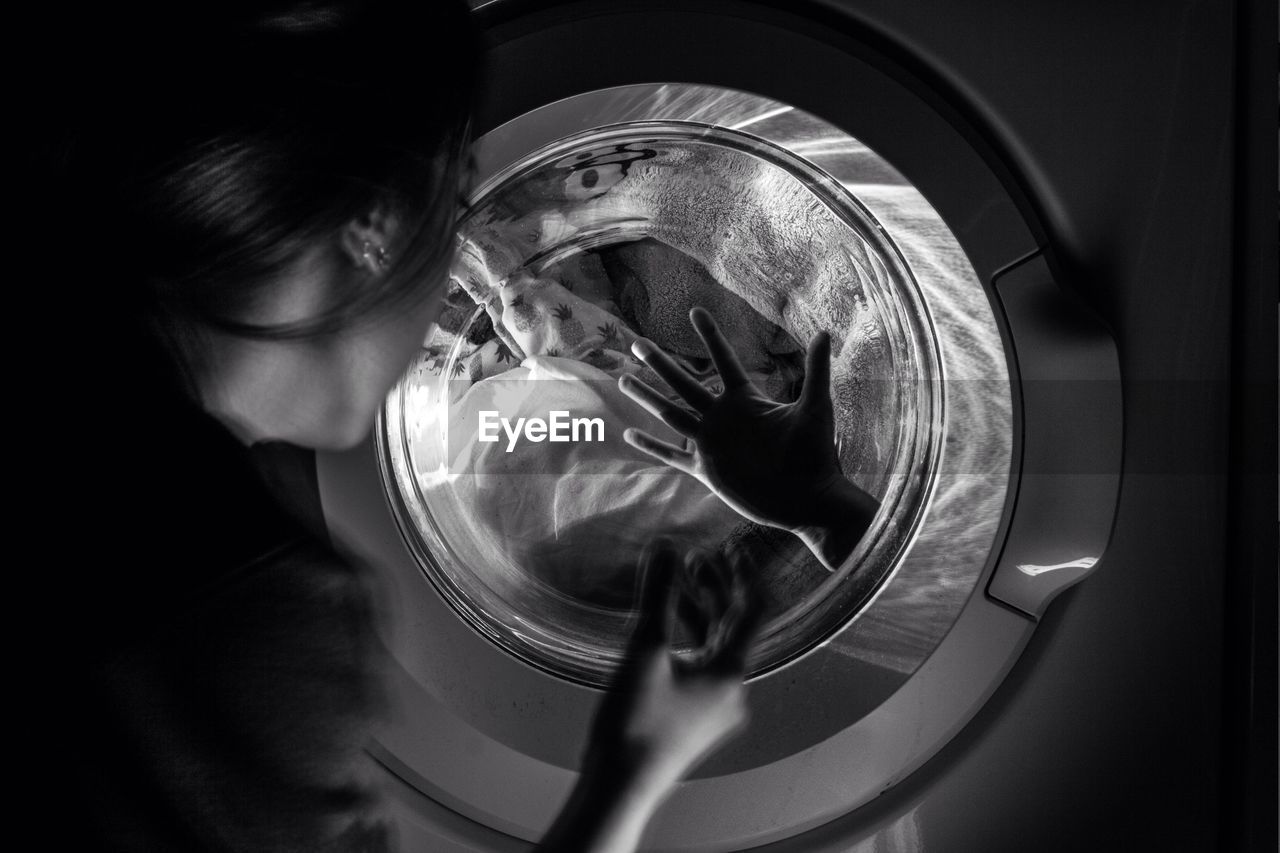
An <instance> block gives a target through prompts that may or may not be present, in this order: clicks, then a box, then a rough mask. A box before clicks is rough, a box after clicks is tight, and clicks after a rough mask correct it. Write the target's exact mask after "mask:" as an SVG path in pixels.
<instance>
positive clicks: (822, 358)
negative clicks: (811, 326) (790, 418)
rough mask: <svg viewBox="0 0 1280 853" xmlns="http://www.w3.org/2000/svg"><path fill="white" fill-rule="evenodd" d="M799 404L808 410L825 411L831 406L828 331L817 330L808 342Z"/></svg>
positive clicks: (829, 339) (829, 341) (829, 340)
mask: <svg viewBox="0 0 1280 853" xmlns="http://www.w3.org/2000/svg"><path fill="white" fill-rule="evenodd" d="M800 405H801V406H802V407H803V408H804V409H807V410H809V411H826V410H827V409H829V408H830V407H831V335H830V334H829V333H828V332H818V334H817V335H816V336H815V337H814V339H813V340H812V341H810V342H809V351H808V353H807V354H806V355H805V362H804V388H803V389H802V390H801V391H800Z"/></svg>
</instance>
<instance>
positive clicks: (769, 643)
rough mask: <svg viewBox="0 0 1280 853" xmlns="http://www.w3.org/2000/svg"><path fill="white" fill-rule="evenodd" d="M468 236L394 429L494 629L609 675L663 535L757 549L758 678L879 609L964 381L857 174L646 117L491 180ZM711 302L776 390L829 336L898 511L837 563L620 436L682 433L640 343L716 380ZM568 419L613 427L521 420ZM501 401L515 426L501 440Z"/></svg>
mask: <svg viewBox="0 0 1280 853" xmlns="http://www.w3.org/2000/svg"><path fill="white" fill-rule="evenodd" d="M459 241H460V251H459V255H458V260H457V262H456V264H455V267H454V269H453V273H452V281H451V284H450V293H449V296H448V301H447V304H446V308H445V309H444V311H443V313H442V315H441V318H440V321H439V324H438V328H437V329H436V330H435V331H433V334H432V336H431V337H430V338H429V339H428V341H427V342H426V345H425V347H424V350H423V353H422V355H421V356H420V358H419V360H418V362H417V364H416V365H415V366H414V367H413V369H412V370H411V371H410V373H409V374H408V375H407V377H406V379H405V380H404V382H403V383H402V384H401V386H400V387H399V388H398V389H397V391H396V392H395V393H393V395H392V397H391V399H390V401H389V403H388V407H387V410H386V412H385V413H384V418H383V430H382V435H381V438H382V441H383V451H384V453H383V456H384V462H385V464H386V466H387V470H386V472H385V473H386V475H387V477H386V479H387V482H388V488H389V490H390V492H391V496H392V502H393V504H394V506H395V507H396V510H397V513H398V514H399V516H400V518H401V523H402V526H403V527H404V529H405V532H406V536H407V538H408V539H409V540H410V543H411V545H412V547H413V549H414V551H415V553H416V555H417V556H418V558H419V560H420V562H421V563H422V565H423V567H424V570H425V571H426V573H427V574H428V576H429V577H430V578H431V579H432V581H433V582H434V583H435V584H436V585H437V586H438V588H439V589H440V590H441V592H442V593H443V594H444V595H445V597H446V598H447V599H448V600H449V601H450V602H451V603H452V604H453V605H454V607H455V608H456V609H457V610H458V611H459V612H460V613H461V614H462V615H463V616H464V617H465V618H466V619H467V620H468V621H469V622H470V623H471V624H472V625H474V626H475V627H476V628H477V629H478V630H480V631H482V632H483V633H484V634H485V635H487V636H489V637H490V638H491V639H493V640H495V641H496V642H498V643H500V644H501V645H503V646H504V647H505V648H507V649H508V650H510V651H512V652H513V653H515V654H518V655H520V656H521V657H523V658H525V659H526V660H529V661H531V662H533V663H535V664H537V665H539V666H542V667H545V668H547V669H549V670H551V671H553V672H556V673H558V674H561V675H564V676H566V677H570V678H574V679H578V680H582V681H586V682H589V683H603V682H605V681H607V679H608V677H609V675H610V673H611V672H612V669H613V667H614V665H615V664H616V662H617V660H618V659H619V657H620V654H621V652H622V649H623V647H624V644H625V641H626V637H627V633H628V631H629V627H630V623H629V617H630V608H631V603H632V596H633V592H634V588H635V578H634V572H635V565H636V559H637V557H638V555H639V552H640V550H641V548H642V547H643V545H644V543H645V542H646V541H648V540H649V539H650V538H651V537H652V536H654V535H656V534H658V533H664V534H666V535H670V536H673V537H675V538H677V539H679V540H682V541H684V542H686V543H689V544H697V545H701V546H703V547H718V546H721V545H723V544H725V543H728V542H743V543H745V544H747V545H749V546H750V548H751V549H752V551H753V553H754V554H755V556H756V562H757V563H758V564H759V571H760V572H761V573H762V576H763V577H764V578H765V579H766V585H767V590H768V597H769V608H770V611H769V616H770V617H771V618H770V620H769V622H768V625H767V627H766V629H765V632H764V636H763V638H762V641H761V643H760V644H759V647H758V650H757V652H756V654H755V657H754V659H753V661H752V668H753V670H755V671H760V670H763V669H767V668H769V667H772V666H776V665H777V664H779V663H782V662H785V661H786V660H788V659H790V658H792V657H794V656H795V655H797V654H800V653H802V652H803V651H804V650H806V649H807V648H810V647H811V646H812V645H813V644H814V643H816V642H818V641H820V640H821V639H822V638H824V637H825V636H828V635H829V634H830V633H831V632H832V631H833V630H835V629H836V628H838V627H839V626H840V625H841V624H843V623H844V622H845V621H847V620H848V619H849V618H851V617H852V616H853V615H854V614H856V613H857V612H858V610H859V609H860V608H861V607H863V606H864V605H865V604H866V603H867V602H868V601H869V600H870V598H871V596H872V595H874V593H875V591H876V589H877V588H878V586H879V585H880V583H881V582H882V581H883V580H884V579H885V577H886V576H887V575H888V574H889V573H890V572H891V570H892V569H893V566H894V564H895V562H896V560H897V558H898V556H899V555H900V553H901V552H902V550H903V549H904V547H905V546H906V544H907V543H908V541H909V540H910V538H911V536H912V534H913V531H914V528H915V523H916V521H917V520H918V518H919V517H920V514H921V512H922V511H923V508H924V505H925V503H926V501H927V498H928V495H929V491H930V487H931V476H932V472H933V466H934V464H935V462H936V460H937V456H938V453H939V438H940V435H941V421H942V415H943V412H942V396H941V383H940V382H937V381H935V380H937V379H940V375H939V373H940V370H939V367H938V362H937V355H936V347H935V344H934V340H933V330H932V326H931V322H930V318H929V315H928V312H927V310H926V308H925V306H924V303H923V301H922V299H921V297H920V295H919V292H918V289H917V287H916V284H915V282H914V280H913V279H912V278H911V274H910V272H909V271H908V269H907V267H906V266H905V264H904V263H903V262H902V260H901V258H900V257H899V255H898V253H897V251H896V249H895V248H894V246H893V244H892V243H891V242H890V241H889V240H888V239H887V237H886V236H885V234H884V232H883V231H882V229H881V228H880V227H879V225H878V224H877V223H876V221H875V220H874V218H873V217H872V216H871V215H870V214H869V213H867V212H866V210H865V209H864V208H862V206H861V205H860V204H859V203H858V202H857V201H856V200H855V199H854V198H853V197H852V196H851V195H850V194H849V193H848V192H847V191H845V190H844V189H843V188H842V187H841V186H840V185H839V184H838V183H836V182H835V181H834V180H832V179H831V178H830V177H828V176H827V175H826V174H825V173H823V172H821V171H819V170H817V169H816V168H814V167H813V166H811V165H809V164H808V163H807V162H805V161H804V160H801V159H800V158H797V157H795V156H793V155H792V154H790V153H788V152H786V151H784V150H782V149H780V148H778V147H776V146H773V145H771V144H769V143H767V142H765V141H763V140H760V139H757V138H755V137H753V136H750V135H749V134H747V133H744V132H739V131H733V130H729V129H725V128H722V127H715V126H710V125H705V124H700V123H694V122H676V121H667V122H635V123H628V124H623V125H616V126H612V127H606V128H600V129H596V130H593V131H590V132H587V133H582V134H578V135H575V136H572V137H569V138H566V139H563V140H560V141H558V142H556V143H554V144H552V145H550V146H547V147H545V148H543V149H541V150H538V151H536V152H534V153H533V154H530V155H529V156H527V157H525V158H524V159H522V160H521V161H519V162H517V163H515V164H513V165H512V166H510V167H509V168H507V169H506V170H504V171H502V172H500V173H499V174H497V175H495V176H494V177H493V178H492V179H491V180H490V181H489V182H487V183H486V185H485V186H484V187H482V188H481V189H480V190H479V191H478V193H477V199H476V203H475V205H474V207H473V209H472V210H471V212H470V213H469V215H468V216H467V217H466V218H465V220H464V221H463V222H462V224H461V226H460V230H459ZM694 305H702V306H703V307H705V308H707V309H708V310H709V311H711V313H712V314H713V315H714V316H715V317H716V319H717V320H718V322H719V323H720V324H721V326H722V328H723V329H724V330H725V332H726V334H727V335H728V337H729V338H730V340H731V341H732V343H733V344H734V346H735V348H736V349H737V351H738V353H739V354H740V356H741V358H742V360H743V362H744V364H745V365H746V367H747V368H748V370H749V372H750V373H751V375H752V378H753V379H754V380H755V381H756V382H757V384H758V385H759V386H760V387H762V388H764V389H766V390H767V391H768V392H769V393H770V394H771V395H773V396H774V397H775V398H776V399H780V400H789V399H793V398H794V395H795V393H796V391H797V390H798V389H799V387H800V383H801V382H802V381H803V352H804V347H805V344H806V342H807V341H808V340H809V339H810V338H811V337H812V336H813V335H814V334H815V333H817V332H818V331H819V330H821V329H827V330H830V331H831V333H832V336H833V351H834V356H833V381H832V396H833V400H834V403H835V410H836V415H837V430H838V434H839V435H838V446H839V454H840V458H841V461H842V465H843V467H844V471H845V473H846V474H847V475H848V476H849V477H850V479H852V480H853V481H854V482H856V483H857V484H858V485H859V486H861V487H862V488H864V489H866V490H867V491H868V492H870V493H871V494H873V495H874V496H876V497H877V498H878V499H879V500H880V501H881V507H882V508H881V511H880V514H879V516H878V517H877V518H876V520H875V522H874V523H873V524H872V527H871V529H870V530H869V531H868V533H867V535H866V536H865V537H864V539H863V542H862V544H861V546H860V547H859V549H858V551H857V552H856V553H855V554H854V556H853V558H852V559H851V560H850V561H849V562H848V563H846V565H845V566H844V567H843V568H842V569H841V570H840V571H839V572H836V573H835V574H829V573H828V572H826V571H825V570H824V569H823V568H822V567H821V565H820V564H819V563H818V562H817V560H816V559H814V558H813V557H812V556H811V555H810V554H809V553H808V551H807V550H805V548H804V547H803V545H801V544H800V543H799V541H798V540H795V539H793V538H792V537H790V536H789V535H788V534H784V533H781V532H779V531H775V530H771V529H766V528H761V527H759V526H757V525H753V524H750V523H748V522H745V521H744V520H743V519H741V518H740V517H738V516H736V515H735V514H734V513H733V512H732V511H730V510H728V509H727V508H726V507H724V506H723V505H722V504H721V503H720V502H719V501H718V499H717V498H715V497H714V496H712V495H711V494H710V493H709V492H707V491H706V489H705V488H703V487H702V486H701V485H700V484H699V483H697V482H696V481H694V480H693V479H692V478H690V477H687V476H685V475H683V474H680V473H678V472H676V471H673V470H671V469H668V468H665V467H661V466H659V465H658V464H657V463H655V462H653V461H652V460H651V459H649V458H648V457H646V456H643V455H642V454H640V453H638V452H637V451H634V450H633V449H631V448H630V447H629V446H627V445H626V444H625V443H624V442H623V441H622V431H623V429H624V428H625V427H627V426H638V427H641V428H643V429H645V430H647V431H650V432H652V433H654V434H662V433H663V432H664V431H665V430H666V428H665V426H664V425H662V424H661V423H659V422H657V421H655V420H653V419H652V418H650V417H649V416H648V415H647V414H646V413H645V412H644V411H642V410H641V409H639V408H638V407H637V406H635V405H634V404H633V403H632V402H631V401H630V400H628V399H626V398H625V397H623V395H622V394H621V392H620V391H618V389H617V378H618V377H619V376H621V375H622V374H623V373H629V372H632V373H639V374H641V375H642V377H643V378H644V379H645V380H646V381H647V382H649V383H650V384H652V385H654V386H655V387H661V381H660V380H658V379H657V377H656V376H654V375H653V374H652V373H651V372H649V371H648V369H647V368H645V367H644V366H643V365H641V364H640V363H639V362H638V361H637V360H635V359H634V358H632V357H631V353H630V344H631V342H632V341H634V340H635V338H636V337H637V336H639V335H642V336H645V337H648V338H650V339H651V340H653V341H654V342H656V343H657V344H658V345H659V346H661V347H663V348H664V349H665V350H667V351H668V352H669V353H671V354H673V355H674V356H675V357H677V358H678V359H680V360H681V361H682V362H683V363H684V364H685V365H686V366H687V367H688V369H689V370H690V372H692V373H693V374H694V375H695V376H697V377H699V379H700V381H702V382H704V384H706V385H707V386H708V387H710V388H712V389H713V390H714V389H715V388H716V381H717V380H716V376H715V374H714V371H712V370H711V368H710V365H709V363H708V362H707V360H706V358H705V353H704V352H703V351H702V347H701V344H700V342H699V341H698V339H697V337H696V335H695V334H694V333H693V330H692V328H691V327H690V326H689V323H688V319H687V317H688V311H689V309H690V308H691V307H693V306H694ZM557 411H559V412H565V413H568V415H569V417H571V418H581V419H584V420H591V419H598V420H599V421H601V422H602V424H603V430H602V432H603V435H602V436H601V440H599V441H596V440H578V441H573V440H568V441H563V442H552V441H550V440H546V439H545V438H544V439H542V440H535V439H532V438H531V437H530V436H529V434H528V432H527V431H526V432H525V433H523V434H522V433H519V431H518V430H517V431H515V432H512V431H511V430H510V429H509V428H510V427H511V425H514V424H518V423H521V420H520V419H521V418H523V419H524V421H523V423H526V424H527V423H529V422H530V421H531V419H541V420H543V421H544V422H545V421H546V420H547V419H548V418H549V417H550V416H551V413H553V412H557ZM486 413H488V414H486ZM486 418H488V419H489V421H488V422H489V423H491V424H496V422H497V420H502V419H505V420H504V421H503V422H504V423H505V424H506V426H505V427H498V426H494V430H493V431H491V432H490V433H488V434H486V433H485V431H484V430H483V429H482V425H483V424H484V423H485V422H486V421H485V419H486ZM494 433H496V434H497V436H498V440H496V441H489V440H485V438H486V435H492V434H494ZM670 437H673V438H674V434H670Z"/></svg>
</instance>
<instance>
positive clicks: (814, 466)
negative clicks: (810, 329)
mask: <svg viewBox="0 0 1280 853" xmlns="http://www.w3.org/2000/svg"><path fill="white" fill-rule="evenodd" d="M690 316H691V319H692V321H693V324H694V328H695V329H696V330H697V332H698V334H699V336H700V337H701V338H702V340H703V343H704V344H705V345H706V348H707V352H708V354H709V355H710V356H711V359H712V361H713V362H714V363H715V365H716V369H717V371H718V372H719V373H720V376H721V379H722V380H723V382H724V387H725V390H724V393H722V394H720V395H719V396H713V395H712V394H711V393H710V392H709V391H708V390H707V389H705V388H704V387H702V386H701V385H700V384H698V383H697V381H696V380H695V379H693V377H691V376H689V375H688V374H687V373H686V372H684V370H683V369H682V368H681V367H680V366H679V365H677V364H676V363H675V362H674V361H673V360H672V359H671V358H670V357H669V356H667V355H666V354H665V353H663V352H662V351H661V350H659V349H658V348H657V347H655V346H654V345H653V344H652V343H650V342H648V341H644V340H641V341H638V342H637V344H636V347H635V351H636V355H637V356H638V357H639V358H641V359H642V360H643V361H644V362H645V363H646V364H647V365H648V366H649V367H651V368H652V369H653V370H654V371H655V372H656V373H657V374H658V375H659V376H661V377H662V378H663V380H664V381H666V382H667V384H668V385H670V386H671V387H672V388H673V389H674V390H675V391H676V393H678V394H679V395H680V396H681V397H682V398H683V400H684V401H685V403H687V404H688V406H689V409H684V408H681V407H678V406H676V405H675V404H674V403H671V402H670V401H669V400H667V399H666V398H665V397H663V396H662V395H660V394H659V393H658V392H657V391H655V390H654V389H652V388H650V387H649V386H648V385H645V384H644V383H643V382H641V381H639V380H637V379H635V378H634V377H630V376H628V377H623V379H622V380H621V388H622V390H623V392H624V393H626V394H627V395H628V396H630V397H631V398H632V399H634V400H635V401H636V402H638V403H639V404H640V405H641V406H643V407H644V408H646V409H647V410H649V411H650V412H651V413H652V414H654V415H655V416H657V417H658V418H660V419H661V420H662V421H664V422H665V423H666V424H667V425H668V426H670V427H671V428H672V429H674V430H675V431H676V432H678V433H680V434H681V435H683V436H684V437H685V441H684V444H683V446H682V447H677V446H675V445H672V444H669V443H667V442H664V441H661V440H660V439H657V438H654V437H653V436H651V435H648V434H647V433H644V432H641V431H639V430H628V431H627V433H626V434H625V437H626V440H627V441H628V442H629V443H631V444H632V445H633V446H635V447H636V448H637V449H639V450H641V451H643V452H645V453H647V454H649V455H651V456H654V457H655V458H657V459H659V460H661V461H663V462H665V463H667V464H668V465H670V466H672V467H673V468H676V469H678V470H681V471H685V472H686V473H688V474H690V475H692V476H694V477H696V478H697V479H698V480H700V481H701V482H702V483H704V484H705V485H706V486H707V487H708V488H710V489H711V490H712V491H713V492H715V494H716V495H718V496H719V497H720V499H721V500H723V501H724V502H725V503H726V504H728V505H729V506H730V507H732V508H733V509H734V510H736V511H737V512H738V513H739V514H741V515H743V516H745V517H746V518H748V519H750V520H752V521H755V522H757V523H759V524H765V525H770V526H774V527H782V528H787V529H794V528H796V527H798V526H801V525H804V524H806V523H809V522H810V521H812V519H813V518H815V517H816V516H818V515H820V514H821V511H822V503H823V498H824V496H825V495H826V494H827V493H828V492H829V491H830V490H831V489H833V488H836V487H837V484H840V483H842V482H844V477H843V474H842V473H841V470H840V461H839V457H838V456H837V453H836V449H835V441H834V435H835V427H834V415H833V413H832V407H831V397H830V392H829V387H830V338H829V337H828V336H827V335H826V334H825V333H824V334H819V335H818V336H817V337H816V338H815V339H814V341H813V342H812V343H811V344H810V346H809V351H808V357H807V365H806V371H805V383H804V389H803V390H802V392H801V394H800V397H799V399H798V400H796V402H794V403H779V402H777V401H775V400H771V399H769V398H768V397H766V396H765V395H764V394H762V393H761V392H760V390H759V389H758V388H756V387H755V386H754V385H753V384H752V383H751V381H750V379H749V378H748V377H747V375H746V372H745V370H743V368H742V365H741V364H740V363H739V362H738V359H737V356H736V355H735V354H734V352H733V350H732V348H731V347H730V345H729V343H728V341H726V340H725V338H724V336H723V335H722V334H721V333H720V330H719V328H718V327H717V326H716V324H715V321H714V320H713V319H712V318H711V316H710V315H709V314H707V313H706V312H705V311H703V310H702V309H700V308H695V309H694V310H693V312H691V315H690Z"/></svg>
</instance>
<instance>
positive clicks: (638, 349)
mask: <svg viewBox="0 0 1280 853" xmlns="http://www.w3.org/2000/svg"><path fill="white" fill-rule="evenodd" d="M656 349H657V347H655V346H654V345H653V341H651V340H649V339H648V338H636V339H635V340H634V341H632V342H631V354H632V355H634V356H635V357H636V358H638V359H640V360H641V361H645V360H646V359H648V358H649V356H651V355H653V353H654V351H655V350H656Z"/></svg>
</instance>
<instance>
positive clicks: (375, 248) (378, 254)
mask: <svg viewBox="0 0 1280 853" xmlns="http://www.w3.org/2000/svg"><path fill="white" fill-rule="evenodd" d="M360 257H361V259H363V260H364V262H365V263H366V264H369V265H370V266H372V267H373V268H374V269H376V270H382V269H386V267H387V264H389V263H391V255H390V254H389V253H388V252H387V250H386V249H385V248H383V247H382V246H380V245H378V244H376V243H374V242H373V241H372V240H365V241H364V243H363V244H362V245H361V246H360Z"/></svg>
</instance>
